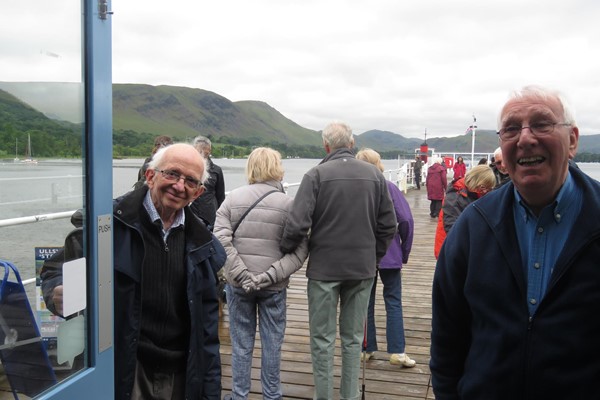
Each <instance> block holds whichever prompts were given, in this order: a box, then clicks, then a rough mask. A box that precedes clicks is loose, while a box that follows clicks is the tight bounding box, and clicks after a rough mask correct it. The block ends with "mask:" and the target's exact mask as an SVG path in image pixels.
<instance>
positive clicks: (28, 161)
mask: <svg viewBox="0 0 600 400" xmlns="http://www.w3.org/2000/svg"><path fill="white" fill-rule="evenodd" d="M21 162H22V163H24V164H37V163H38V162H37V160H34V159H33V152H32V150H31V135H29V134H27V149H26V151H25V159H23V160H21Z"/></svg>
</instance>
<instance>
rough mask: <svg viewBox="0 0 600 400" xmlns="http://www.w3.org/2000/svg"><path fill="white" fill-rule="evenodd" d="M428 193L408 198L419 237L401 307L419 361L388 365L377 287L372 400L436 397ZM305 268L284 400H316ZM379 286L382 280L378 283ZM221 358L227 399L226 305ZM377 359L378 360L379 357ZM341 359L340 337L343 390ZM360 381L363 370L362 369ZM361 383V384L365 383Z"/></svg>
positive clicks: (285, 363)
mask: <svg viewBox="0 0 600 400" xmlns="http://www.w3.org/2000/svg"><path fill="white" fill-rule="evenodd" d="M426 193H427V192H426V191H425V190H420V191H419V190H411V191H409V192H408V193H407V195H406V199H407V200H408V203H409V204H410V207H411V210H412V213H413V217H414V220H415V239H414V243H413V248H412V252H411V254H410V258H409V262H408V264H406V265H405V266H404V268H403V272H402V304H403V312H404V329H405V336H406V353H407V354H409V355H410V357H411V358H413V359H414V360H416V362H417V365H416V367H414V368H408V369H407V368H404V369H402V368H399V367H398V366H392V365H390V364H389V362H388V358H387V354H386V353H385V349H386V338H385V308H384V303H383V297H382V296H381V293H382V290H380V289H379V288H378V291H377V293H378V299H377V302H376V305H375V307H376V311H375V314H376V325H377V341H378V344H379V349H380V350H383V352H381V351H380V352H378V353H376V358H375V359H371V360H370V361H368V362H367V368H366V374H365V376H366V380H365V393H366V395H365V398H366V399H372V400H393V399H408V400H410V399H434V395H433V391H432V389H431V383H430V372H429V344H430V338H431V282H432V279H433V271H434V268H435V258H434V256H433V238H434V234H435V225H436V222H437V221H436V220H433V219H431V218H430V216H429V200H427V195H426ZM306 281H307V279H306V276H305V271H304V268H303V269H302V270H300V271H298V272H297V273H296V274H294V275H293V276H292V278H291V280H290V288H289V290H288V298H287V308H288V312H287V329H286V334H285V341H284V344H283V349H282V354H281V358H282V361H281V381H282V386H283V398H284V399H312V396H313V378H312V366H311V358H310V348H309V329H308V311H307V310H308V305H307V299H306ZM378 284H379V285H381V282H380V281H379V282H378ZM221 321H222V322H221V330H220V337H221V357H222V364H223V380H222V382H223V395H225V394H227V393H230V392H231V340H230V338H229V322H228V321H229V319H228V314H227V307H226V306H225V307H224V309H223V315H222V319H221ZM260 346H261V345H260V338H259V335H258V334H257V340H256V349H255V351H254V359H253V362H252V389H251V394H250V396H249V398H250V399H257V400H258V399H262V394H261V386H260ZM377 356H378V357H377ZM340 369H341V358H340V349H339V339H338V344H337V347H336V357H335V371H334V374H335V378H336V382H335V390H334V394H335V395H336V396H337V393H335V392H337V389H338V388H339V378H340ZM361 379H362V371H361ZM361 383H362V381H361Z"/></svg>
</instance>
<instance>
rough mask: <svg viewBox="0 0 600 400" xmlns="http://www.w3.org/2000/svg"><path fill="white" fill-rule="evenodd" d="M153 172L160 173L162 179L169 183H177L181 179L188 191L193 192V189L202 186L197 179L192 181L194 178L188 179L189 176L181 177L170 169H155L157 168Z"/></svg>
mask: <svg viewBox="0 0 600 400" xmlns="http://www.w3.org/2000/svg"><path fill="white" fill-rule="evenodd" d="M154 170H155V171H156V172H160V173H161V174H162V177H163V178H165V179H166V180H168V181H170V182H179V180H180V179H183V183H184V184H185V186H186V187H187V188H189V189H193V190H195V189H198V188H199V187H200V186H202V182H200V181H199V180H198V179H194V178H190V177H189V176H185V175H182V174H180V173H179V172H177V171H173V170H171V169H157V168H155V169H154Z"/></svg>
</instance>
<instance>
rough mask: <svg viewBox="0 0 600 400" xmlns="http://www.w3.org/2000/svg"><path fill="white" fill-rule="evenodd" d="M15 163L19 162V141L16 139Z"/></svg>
mask: <svg viewBox="0 0 600 400" xmlns="http://www.w3.org/2000/svg"><path fill="white" fill-rule="evenodd" d="M13 162H19V139H17V138H15V158H14V159H13Z"/></svg>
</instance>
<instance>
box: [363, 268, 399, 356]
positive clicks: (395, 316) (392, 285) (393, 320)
mask: <svg viewBox="0 0 600 400" xmlns="http://www.w3.org/2000/svg"><path fill="white" fill-rule="evenodd" d="M378 273H379V276H380V277H381V282H382V283H383V300H384V302H385V314H386V338H387V352H388V353H389V354H395V353H404V347H405V345H406V342H405V339H404V321H403V316H402V275H401V273H400V270H399V269H380V270H379V272H378ZM375 279H377V278H375ZM376 283H377V282H376V281H375V282H374V283H373V288H372V289H371V298H370V299H369V311H368V314H367V317H368V318H367V347H366V351H368V352H371V351H376V350H378V349H377V331H376V328H375V295H376V293H375V290H376V288H377V284H376Z"/></svg>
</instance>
